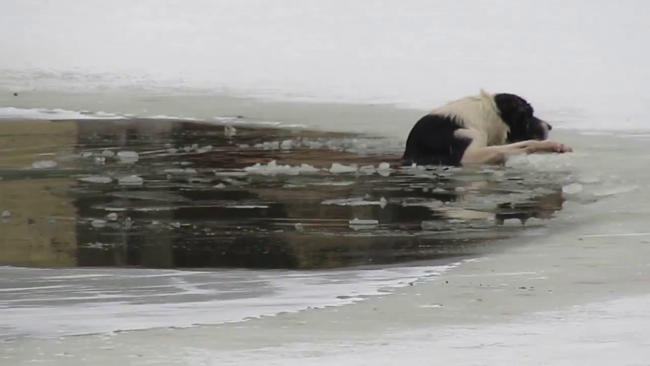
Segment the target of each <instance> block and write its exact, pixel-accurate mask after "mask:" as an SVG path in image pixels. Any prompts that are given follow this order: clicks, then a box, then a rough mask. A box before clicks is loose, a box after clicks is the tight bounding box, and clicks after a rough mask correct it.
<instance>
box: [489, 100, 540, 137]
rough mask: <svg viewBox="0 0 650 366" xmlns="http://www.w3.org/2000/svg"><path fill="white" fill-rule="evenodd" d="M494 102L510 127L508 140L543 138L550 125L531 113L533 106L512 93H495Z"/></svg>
mask: <svg viewBox="0 0 650 366" xmlns="http://www.w3.org/2000/svg"><path fill="white" fill-rule="evenodd" d="M494 102H495V103H496V105H497V108H498V109H499V113H500V116H501V119H502V120H503V122H505V123H506V124H507V125H508V126H509V127H510V132H509V133H508V141H509V142H517V141H524V140H545V139H546V138H547V137H548V131H550V130H551V125H550V124H548V123H546V122H544V121H542V120H541V119H539V118H537V117H535V116H534V115H533V107H532V106H531V105H530V104H528V102H527V101H526V100H525V99H524V98H522V97H520V96H518V95H514V94H506V93H501V94H495V95H494Z"/></svg>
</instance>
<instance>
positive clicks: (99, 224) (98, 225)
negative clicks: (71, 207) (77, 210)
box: [90, 219, 106, 229]
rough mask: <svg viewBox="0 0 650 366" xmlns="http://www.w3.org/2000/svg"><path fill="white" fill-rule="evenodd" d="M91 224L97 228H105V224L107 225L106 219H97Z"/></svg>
mask: <svg viewBox="0 0 650 366" xmlns="http://www.w3.org/2000/svg"><path fill="white" fill-rule="evenodd" d="M90 225H91V226H92V227H94V228H97V229H99V228H103V227H104V226H106V220H101V219H95V220H93V221H91V222H90Z"/></svg>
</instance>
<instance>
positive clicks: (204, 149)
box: [196, 145, 212, 154]
mask: <svg viewBox="0 0 650 366" xmlns="http://www.w3.org/2000/svg"><path fill="white" fill-rule="evenodd" d="M209 151H212V145H206V146H203V147H200V148H198V149H196V152H197V153H199V154H204V153H207V152H209Z"/></svg>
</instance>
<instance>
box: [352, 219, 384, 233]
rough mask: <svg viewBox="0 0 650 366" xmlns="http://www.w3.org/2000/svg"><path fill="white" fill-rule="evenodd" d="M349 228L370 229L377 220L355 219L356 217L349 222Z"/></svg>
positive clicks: (377, 222)
mask: <svg viewBox="0 0 650 366" xmlns="http://www.w3.org/2000/svg"><path fill="white" fill-rule="evenodd" d="M348 223H349V225H350V228H351V229H353V230H359V229H372V228H374V227H376V226H377V225H379V221H378V220H373V219H357V218H356V217H355V218H354V219H352V220H350V221H349V222H348Z"/></svg>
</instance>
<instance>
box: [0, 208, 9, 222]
mask: <svg viewBox="0 0 650 366" xmlns="http://www.w3.org/2000/svg"><path fill="white" fill-rule="evenodd" d="M0 218H3V219H4V220H7V219H9V218H11V212H9V211H7V210H4V211H2V214H0Z"/></svg>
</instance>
